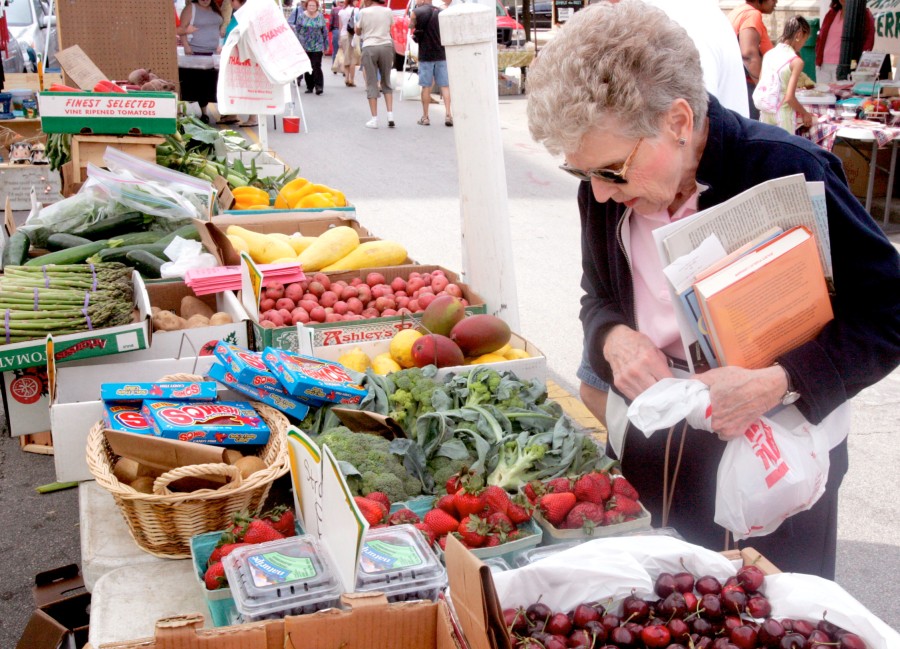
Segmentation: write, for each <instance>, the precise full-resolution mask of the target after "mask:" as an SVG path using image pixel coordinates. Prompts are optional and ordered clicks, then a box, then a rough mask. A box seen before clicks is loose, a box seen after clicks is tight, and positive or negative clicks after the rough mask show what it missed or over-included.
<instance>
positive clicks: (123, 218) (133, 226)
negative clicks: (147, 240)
mask: <svg viewBox="0 0 900 649" xmlns="http://www.w3.org/2000/svg"><path fill="white" fill-rule="evenodd" d="M146 229H147V224H146V223H145V222H144V215H143V214H141V213H140V212H126V213H125V214H120V215H119V216H111V217H109V218H105V219H103V220H101V221H97V222H96V223H94V224H93V225H91V226H89V227H87V228H85V229H84V230H82V231H81V232H78V233H77V234H78V236H80V237H84V238H85V239H90V240H91V241H97V240H99V239H113V238H115V237H116V235H122V234H129V233H131V232H138V231H143V230H146Z"/></svg>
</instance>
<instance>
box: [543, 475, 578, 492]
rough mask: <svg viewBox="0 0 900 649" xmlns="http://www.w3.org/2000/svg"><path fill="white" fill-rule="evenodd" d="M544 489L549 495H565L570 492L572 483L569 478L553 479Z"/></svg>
mask: <svg viewBox="0 0 900 649" xmlns="http://www.w3.org/2000/svg"><path fill="white" fill-rule="evenodd" d="M545 488H546V489H547V492H549V493H554V494H558V493H567V492H570V491H572V481H571V480H570V479H569V478H553V480H550V481H549V482H548V483H547V484H546V485H545Z"/></svg>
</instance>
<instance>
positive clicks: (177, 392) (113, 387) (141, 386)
mask: <svg viewBox="0 0 900 649" xmlns="http://www.w3.org/2000/svg"><path fill="white" fill-rule="evenodd" d="M100 398H101V399H103V400H104V401H129V400H135V401H142V400H144V399H148V398H149V399H173V400H176V401H215V399H216V384H215V383H214V382H213V381H200V382H194V383H104V384H102V385H101V386H100Z"/></svg>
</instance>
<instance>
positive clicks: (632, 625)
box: [622, 622, 644, 638]
mask: <svg viewBox="0 0 900 649" xmlns="http://www.w3.org/2000/svg"><path fill="white" fill-rule="evenodd" d="M622 626H624V627H625V628H626V629H628V630H629V631H631V632H632V633H633V634H634V637H635V638H638V637H640V635H641V632H642V631H643V630H644V625H643V624H638V623H637V622H626V623H625V624H623V625H622Z"/></svg>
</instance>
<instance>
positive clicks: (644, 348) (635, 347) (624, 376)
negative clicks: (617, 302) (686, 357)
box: [603, 325, 672, 399]
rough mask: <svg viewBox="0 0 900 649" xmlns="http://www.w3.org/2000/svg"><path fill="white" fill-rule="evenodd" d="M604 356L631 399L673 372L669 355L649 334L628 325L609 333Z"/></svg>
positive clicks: (624, 391)
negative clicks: (661, 349)
mask: <svg viewBox="0 0 900 649" xmlns="http://www.w3.org/2000/svg"><path fill="white" fill-rule="evenodd" d="M603 356H604V357H605V358H606V361H607V362H608V363H609V366H610V368H612V373H613V382H614V383H615V386H616V387H617V388H618V389H619V390H620V391H621V392H622V394H624V395H625V396H626V397H627V398H628V399H634V398H635V397H637V396H638V395H639V394H640V393H641V392H643V391H644V390H646V389H647V388H649V387H650V386H652V385H654V384H655V383H656V382H657V381H659V380H660V379H664V378H668V377H671V376H672V372H671V370H670V369H669V362H668V360H667V359H666V355H665V354H663V353H662V352H661V351H660V350H659V349H658V348H657V347H656V345H654V344H653V341H652V340H650V339H649V338H648V337H647V336H646V335H645V334H642V333H641V332H639V331H635V330H634V329H631V328H630V327H626V326H625V325H617V326H615V327H613V328H612V329H610V330H609V333H607V334H606V340H605V341H604V343H603Z"/></svg>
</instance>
